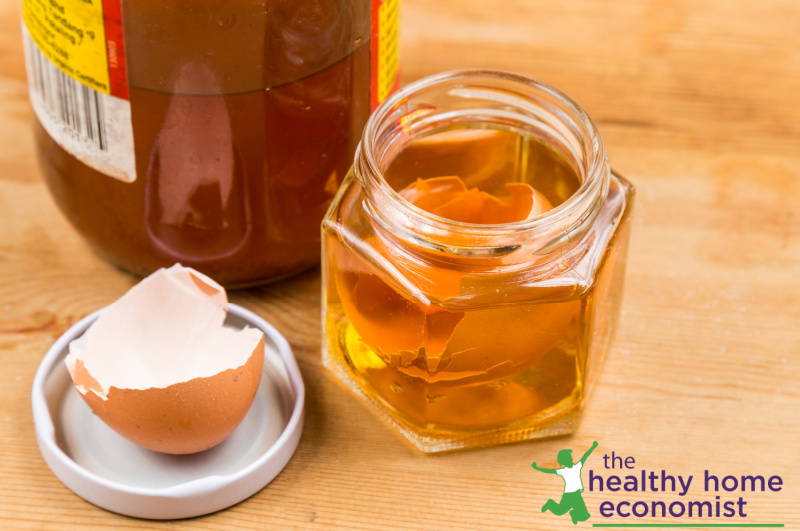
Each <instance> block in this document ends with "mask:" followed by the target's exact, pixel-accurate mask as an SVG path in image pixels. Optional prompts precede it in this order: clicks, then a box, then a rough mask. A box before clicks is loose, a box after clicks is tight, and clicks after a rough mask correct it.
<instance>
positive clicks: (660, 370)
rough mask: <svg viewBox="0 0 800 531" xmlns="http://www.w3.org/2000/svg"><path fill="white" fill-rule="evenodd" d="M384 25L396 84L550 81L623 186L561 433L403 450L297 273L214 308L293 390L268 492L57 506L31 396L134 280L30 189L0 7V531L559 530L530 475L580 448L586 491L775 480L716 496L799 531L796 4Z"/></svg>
mask: <svg viewBox="0 0 800 531" xmlns="http://www.w3.org/2000/svg"><path fill="white" fill-rule="evenodd" d="M402 16H403V18H402V27H401V39H402V40H401V43H402V46H401V64H402V69H403V70H402V79H403V82H404V83H407V82H410V81H412V80H414V79H417V78H419V77H421V76H424V75H427V74H431V73H434V72H439V71H442V70H448V69H454V68H469V67H493V68H503V69H508V70H515V71H519V72H522V73H526V74H529V75H533V76H535V77H538V78H540V79H542V80H544V81H546V82H549V83H551V84H554V85H556V86H558V87H559V88H561V89H562V90H564V91H566V92H567V93H569V94H570V95H572V96H573V97H574V98H575V99H576V100H578V101H579V102H580V103H581V104H582V105H583V106H584V107H586V108H587V110H588V111H589V112H590V114H591V115H592V116H593V117H594V118H595V119H596V121H597V122H598V123H599V126H600V129H601V132H602V134H603V135H604V140H605V143H606V146H607V149H608V152H609V154H610V157H611V162H612V164H613V165H614V166H615V167H616V168H617V169H618V170H619V171H621V172H622V173H623V174H625V175H627V176H628V177H629V178H630V179H631V180H632V181H633V182H634V183H635V185H636V186H637V189H638V196H637V204H636V210H635V215H634V224H633V231H632V242H631V250H630V256H629V261H628V274H627V284H626V295H625V302H624V306H623V316H622V319H621V324H620V329H619V332H618V335H617V340H616V342H615V344H614V346H613V348H612V350H611V352H610V353H609V354H608V356H607V360H606V365H605V370H604V372H603V374H602V376H601V378H600V380H599V384H598V386H597V387H596V389H595V391H594V393H593V396H592V397H591V400H590V403H589V405H588V407H587V409H586V412H585V413H586V414H585V417H584V420H583V423H582V425H581V427H580V429H579V430H578V432H577V433H576V434H575V435H574V436H572V437H569V438H562V439H555V440H548V441H543V442H535V443H522V444H515V445H509V446H502V447H496V448H491V449H486V450H480V451H472V452H461V453H454V454H448V455H442V456H436V457H424V456H421V455H419V454H417V453H415V452H414V451H412V450H410V449H409V448H408V447H407V446H406V445H405V444H404V443H403V442H402V441H401V440H400V439H399V438H398V437H397V436H396V435H395V434H394V433H393V432H391V431H390V430H389V429H388V428H387V427H386V426H385V425H384V424H383V423H382V422H381V421H380V420H379V419H377V418H376V417H375V416H374V415H372V414H371V413H370V412H369V411H368V410H367V409H366V408H365V407H364V406H363V405H362V404H361V403H360V402H358V401H357V400H356V399H355V398H354V397H353V396H351V394H350V393H349V392H347V391H346V390H345V389H344V388H343V387H341V386H340V385H338V384H337V383H335V382H334V381H333V380H332V379H331V378H330V376H329V375H328V374H327V372H326V371H325V370H324V369H323V367H322V366H321V363H320V355H319V351H320V337H319V336H320V318H319V271H318V270H312V271H309V272H307V273H304V274H302V275H300V276H298V277H295V278H293V279H290V280H288V281H286V282H283V283H280V284H276V285H273V286H267V287H262V288H257V289H252V290H249V291H241V292H237V293H234V294H233V297H232V299H233V301H234V302H237V303H240V304H243V305H245V306H247V307H248V308H251V309H253V310H254V311H256V312H258V313H259V314H261V315H263V316H265V317H266V318H268V319H269V320H271V321H272V322H273V323H275V325H276V326H277V327H278V328H279V329H280V330H281V331H282V332H283V333H284V334H285V335H286V337H287V338H288V339H289V341H290V342H291V344H292V345H293V347H294V348H295V352H296V354H297V357H298V359H299V361H300V366H301V370H302V372H303V376H304V378H305V381H306V385H307V388H308V407H307V420H306V427H305V431H304V435H303V439H302V441H301V443H300V447H299V448H298V451H297V453H296V455H295V457H294V458H293V459H292V461H291V462H290V463H289V465H288V466H287V468H286V469H285V470H284V471H283V472H282V473H281V474H280V475H279V476H278V477H277V478H276V479H275V480H274V481H273V482H272V483H271V484H270V485H269V486H268V487H267V488H265V489H264V490H262V491H261V492H259V493H258V494H256V495H255V496H253V497H252V498H250V499H248V500H246V501H244V502H242V503H240V504H239V505H237V506H235V507H232V508H230V509H228V510H225V511H222V512H219V513H216V514H212V515H208V516H205V517H201V518H197V519H192V520H184V521H177V522H166V523H156V522H149V521H143V520H137V519H132V518H127V517H122V516H119V515H115V514H112V513H109V512H106V511H104V510H102V509H99V508H97V507H94V506H92V505H90V504H88V503H87V502H85V501H83V500H82V499H80V498H79V497H77V496H75V495H74V494H73V493H72V492H70V491H69V490H68V489H67V488H66V487H64V486H63V485H62V484H61V483H60V482H59V481H58V479H56V478H55V476H54V475H53V474H52V473H51V472H50V470H49V469H48V468H47V466H46V464H45V463H44V461H43V459H42V457H41V455H40V453H39V451H38V448H37V446H36V442H35V437H34V432H33V424H32V418H31V408H30V390H31V383H32V380H33V376H34V373H35V371H36V368H37V366H38V364H39V362H40V360H41V358H42V356H43V355H44V353H45V352H46V351H47V349H48V348H49V346H50V345H51V344H52V342H53V341H54V340H55V338H56V337H58V335H59V334H61V333H62V332H63V331H64V330H66V328H67V327H69V326H70V325H71V324H72V323H74V322H75V321H76V320H78V319H79V318H81V317H83V316H84V315H86V314H88V313H90V312H92V311H94V310H96V309H97V308H100V307H102V306H104V305H106V304H108V303H110V302H111V301H113V300H115V299H116V298H117V297H119V296H120V295H121V294H122V293H123V292H124V291H125V290H126V289H128V288H129V287H130V286H131V285H132V284H133V283H134V282H135V279H133V278H131V277H129V276H127V275H125V274H124V273H121V272H119V271H117V270H116V269H114V268H113V267H111V266H110V265H108V264H106V263H105V262H103V261H102V260H100V259H99V258H98V257H96V256H95V255H94V254H92V252H90V250H89V249H88V248H87V246H86V245H85V244H84V243H83V241H82V240H81V239H80V237H79V236H78V235H77V234H76V233H75V232H74V230H73V229H72V228H71V226H70V225H69V224H68V222H67V221H66V220H65V219H64V218H63V217H62V216H61V214H60V213H59V212H58V211H57V209H56V207H55V205H54V204H53V202H52V201H51V199H50V197H49V195H48V192H47V190H46V187H45V185H44V183H43V181H42V178H41V175H40V172H39V169H38V167H37V164H36V157H35V151H34V146H33V139H32V133H31V129H30V121H31V119H32V115H31V110H30V106H29V104H28V102H27V90H26V85H25V73H24V64H23V60H22V51H21V40H20V35H19V22H18V12H17V6H16V3H15V2H13V1H11V0H0V52H1V53H0V124H1V125H0V235H2V236H0V364H2V371H0V528H2V529H24V528H31V529H86V528H87V527H97V528H117V529H141V528H145V529H150V528H166V529H275V528H337V527H338V528H346V529H381V528H391V529H413V528H423V529H428V528H457V529H497V528H507V529H531V528H551V527H560V526H564V527H571V523H566V524H565V523H564V522H565V519H564V518H559V517H555V516H552V515H550V514H547V515H542V514H541V513H540V512H539V509H540V507H541V505H542V503H543V502H544V501H545V500H546V499H547V498H549V497H553V496H555V495H556V494H557V493H558V492H560V490H559V489H560V488H561V486H560V483H559V480H557V479H556V480H555V481H551V480H550V478H549V477H546V476H543V475H541V474H537V473H536V472H534V471H532V470H531V468H530V463H531V462H533V461H537V462H538V463H540V464H542V465H545V466H546V465H554V464H555V455H556V453H557V451H558V450H559V449H561V448H564V447H570V448H574V449H575V452H576V453H580V452H582V451H583V449H585V448H588V446H589V445H590V444H591V442H592V441H593V440H598V441H599V442H600V447H599V448H598V450H597V452H596V455H595V456H593V457H592V458H591V460H590V461H589V463H588V464H587V467H589V468H593V469H594V471H595V472H596V473H600V474H608V473H611V472H612V471H607V470H605V469H604V468H603V467H602V455H603V454H605V453H609V454H610V452H611V451H612V450H613V451H615V452H616V453H617V454H622V455H631V456H634V457H635V458H636V467H637V469H641V468H644V469H646V470H648V471H649V470H656V471H660V470H661V469H666V470H668V471H669V472H671V473H673V474H684V475H689V474H693V475H695V476H700V477H699V478H696V481H700V479H701V478H702V474H703V471H704V470H709V471H710V472H711V473H716V474H718V475H729V474H730V475H743V474H762V475H766V476H771V475H780V476H781V477H782V478H783V479H784V488H783V490H782V491H781V492H777V493H772V492H764V493H762V492H756V493H746V494H737V493H722V497H723V498H724V499H727V498H734V499H735V497H738V496H739V495H742V496H744V497H745V498H746V500H747V502H748V505H747V510H748V514H749V516H748V517H747V518H746V519H744V520H742V521H744V522H746V523H783V524H786V527H787V528H797V527H798V526H800V516H799V515H798V508H800V459H798V457H797V454H798V451H799V450H800V443H798V441H800V418H799V417H798V415H799V413H798V412H800V389H799V388H798V380H800V280H798V274H800V105H798V104H797V95H798V94H800V4H798V3H797V2H793V1H790V0H785V1H781V0H763V1H756V0H726V1H723V0H702V1H699V2H688V1H677V0H652V1H642V2H629V1H623V0H609V1H605V2H595V1H591V0H565V1H563V2H545V1H543V0H542V1H539V0H504V1H499V0H458V1H457V0H438V1H436V2H424V1H422V0H403V11H402ZM587 481H588V479H587V474H586V471H584V482H585V484H586V482H587ZM693 492H694V491H693ZM698 493H699V494H700V495H699V496H696V497H700V498H702V491H697V492H695V494H698ZM615 496H616V497H615ZM663 496H664V498H665V499H670V500H672V499H676V496H673V497H672V498H669V497H668V496H667V495H663ZM584 498H585V500H586V502H587V505H588V507H589V509H590V511H591V512H593V513H595V516H593V519H592V520H591V521H590V523H597V522H602V521H605V520H604V519H602V518H601V517H600V516H599V515H597V514H596V509H597V507H598V506H599V504H600V502H601V501H603V500H607V499H615V500H622V499H631V500H644V501H651V500H657V499H661V498H659V493H650V492H648V493H628V494H627V495H623V493H617V494H611V493H608V492H606V493H600V492H588V491H587V492H585V493H584ZM711 499H712V500H713V495H712V496H711ZM629 520H632V519H629ZM609 521H617V522H620V521H623V519H620V518H617V519H616V520H611V519H610V520H609ZM641 521H642V522H645V521H647V522H649V521H650V520H647V519H642V520H641ZM680 521H682V522H685V520H680ZM715 521H717V520H715ZM587 525H589V524H588V523H587V524H584V526H587Z"/></svg>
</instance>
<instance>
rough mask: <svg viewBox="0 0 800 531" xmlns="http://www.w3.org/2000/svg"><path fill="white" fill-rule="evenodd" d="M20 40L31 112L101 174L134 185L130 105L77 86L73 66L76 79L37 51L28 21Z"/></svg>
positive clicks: (56, 140) (65, 147)
mask: <svg viewBox="0 0 800 531" xmlns="http://www.w3.org/2000/svg"><path fill="white" fill-rule="evenodd" d="M22 39H23V44H24V47H25V63H26V67H27V71H28V93H29V95H30V101H31V107H32V108H33V112H34V114H36V118H38V119H39V123H40V124H41V125H42V127H43V128H44V130H45V131H47V134H48V135H50V138H52V139H53V140H54V141H55V142H56V143H57V144H58V145H59V146H61V147H62V148H63V149H64V150H66V151H67V152H68V153H69V154H70V155H72V156H73V157H75V158H76V159H78V160H79V161H81V162H83V163H84V164H86V165H87V166H89V167H91V168H93V169H95V170H97V171H98V172H100V173H103V174H105V175H108V176H109V177H113V178H115V179H119V180H120V181H123V182H126V183H130V182H133V181H135V180H136V159H135V158H134V151H133V123H132V122H131V104H130V102H129V101H128V100H126V99H123V98H119V97H117V96H113V95H111V94H106V93H105V92H100V91H97V90H94V89H93V88H91V87H89V86H87V85H84V84H83V83H81V82H80V81H78V79H80V76H81V75H82V74H81V72H80V71H79V69H78V68H77V67H75V65H69V64H67V65H66V66H65V68H67V70H68V71H69V72H71V73H74V74H75V75H76V76H78V79H75V78H74V77H72V76H71V75H70V74H67V73H66V72H65V71H63V70H62V69H61V68H59V66H58V65H56V64H55V63H54V62H53V61H51V60H50V59H49V58H48V56H47V55H46V53H45V52H42V50H40V49H39V48H38V47H37V46H36V43H35V41H34V40H33V39H32V38H31V34H30V33H29V32H28V28H27V27H26V26H25V23H24V22H23V24H22Z"/></svg>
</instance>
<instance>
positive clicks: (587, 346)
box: [323, 70, 634, 452]
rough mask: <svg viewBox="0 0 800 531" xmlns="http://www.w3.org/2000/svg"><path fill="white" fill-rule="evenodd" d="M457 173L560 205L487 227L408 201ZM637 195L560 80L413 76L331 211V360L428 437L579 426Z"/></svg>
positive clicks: (480, 191) (326, 283)
mask: <svg viewBox="0 0 800 531" xmlns="http://www.w3.org/2000/svg"><path fill="white" fill-rule="evenodd" d="M444 176H449V177H444ZM453 176H457V177H458V178H460V180H461V181H463V183H465V187H464V188H465V190H472V191H471V192H469V193H474V194H477V196H480V197H484V198H488V199H486V201H488V203H486V205H488V204H489V203H492V204H494V203H496V201H495V200H494V199H491V198H492V197H500V199H503V197H505V196H503V195H502V194H503V193H504V192H503V191H502V188H503V187H505V190H506V193H507V190H511V189H512V188H513V187H514V186H517V187H518V188H519V186H520V185H514V184H512V185H511V187H512V188H509V187H508V186H506V185H508V184H509V183H526V184H527V185H530V187H532V188H533V190H535V192H534V200H533V201H534V206H535V203H536V201H539V204H540V206H541V205H544V204H548V207H542V208H544V209H545V210H546V211H544V212H543V213H538V211H536V210H535V208H532V209H531V211H530V214H528V215H527V216H525V219H522V220H517V221H513V222H508V223H493V224H483V223H474V222H464V221H463V220H462V221H453V219H448V217H446V216H445V217H441V216H439V215H436V214H432V213H431V212H430V211H428V210H423V208H422V207H420V206H418V205H417V204H414V202H413V201H410V200H409V199H408V198H409V197H411V196H413V195H414V194H413V193H409V190H415V188H414V187H416V192H419V189H420V188H421V187H422V186H423V184H424V183H425V182H426V180H427V179H434V180H429V181H427V182H428V183H443V182H454V181H455V180H456V179H455V177H453ZM437 178H438V179H437ZM421 183H422V184H421ZM525 189H530V188H525ZM416 192H415V193H416ZM464 197H467V196H464ZM541 197H544V199H541ZM536 198H539V199H536ZM633 198H634V188H633V186H632V185H631V184H630V183H629V182H628V181H626V180H625V179H624V178H622V177H620V176H619V175H617V174H615V173H613V172H611V171H610V169H609V166H608V162H607V156H606V152H605V150H604V148H603V142H602V140H601V138H600V135H599V133H598V130H597V127H596V125H595V124H594V123H593V122H592V120H591V118H590V117H589V116H588V115H587V114H586V112H585V111H584V110H583V109H582V108H581V107H580V106H579V105H578V104H577V103H576V102H575V101H573V100H572V99H571V98H569V97H568V96H567V95H566V94H564V93H562V92H560V91H559V90H557V89H555V88H553V87H550V86H548V85H546V84H544V83H541V82H539V81H536V80H534V79H531V78H528V77H525V76H522V75H518V74H512V73H508V72H501V71H491V70H466V71H457V72H450V73H444V74H440V75H436V76H433V77H429V78H426V79H423V80H421V81H418V82H416V83H414V84H412V85H409V86H408V87H406V88H405V89H403V90H401V91H400V92H398V93H396V94H395V95H394V96H393V97H391V98H389V99H388V100H386V101H385V102H384V103H383V104H382V105H381V106H379V107H378V109H377V110H376V111H375V112H374V113H373V115H372V116H371V117H370V119H369V121H368V122H367V125H366V128H365V129H364V133H363V136H362V138H361V143H360V144H359V148H358V150H357V152H356V156H355V162H354V164H353V167H352V169H351V171H350V173H349V175H348V176H347V178H346V179H345V182H344V183H343V185H342V187H341V189H340V190H339V192H338V194H337V196H336V198H335V199H334V202H333V204H332V205H331V208H330V210H329V211H328V213H327V215H326V217H325V219H324V221H323V299H324V302H323V304H324V339H323V360H324V363H325V365H326V366H327V367H328V368H329V369H330V370H331V371H332V372H333V373H334V374H335V375H336V376H337V377H338V378H339V379H341V380H342V381H343V382H344V383H345V384H346V385H347V386H348V387H350V388H351V389H352V390H353V391H355V392H356V394H358V395H359V396H361V397H362V398H364V399H365V400H366V402H367V404H368V405H369V406H370V407H372V408H374V409H376V410H377V411H378V412H380V413H381V414H382V416H383V417H385V419H386V420H387V421H388V423H389V424H390V425H391V426H393V427H394V428H396V429H397V430H398V431H399V432H400V433H401V434H402V435H404V436H405V437H406V438H407V439H408V440H409V441H410V442H411V443H412V444H413V445H414V446H415V447H417V448H418V449H420V450H422V451H424V452H438V451H445V450H452V449H457V448H468V447H478V446H485V445H490V444H496V443H505V442H511V441H518V440H523V439H533V438H538V437H547V436H554V435H563V434H567V433H571V432H572V431H574V430H575V428H576V426H577V423H578V420H579V416H580V412H581V409H582V406H583V405H584V401H585V399H586V396H587V392H588V391H589V389H590V387H591V385H592V381H593V379H594V378H595V377H596V374H597V370H598V366H599V365H600V363H601V361H602V358H603V356H604V354H605V352H607V350H608V348H609V345H610V341H611V338H612V335H613V331H614V328H615V324H616V321H617V319H618V316H619V311H620V300H621V297H622V283H623V277H624V271H625V257H626V254H627V246H628V232H629V218H630V211H631V206H632V202H633ZM450 204H451V205H452V203H450ZM459 204H460V205H461V207H460V208H465V207H464V205H466V204H467V202H466V200H465V201H463V202H461V203H459ZM550 206H552V208H550ZM486 208H488V207H486ZM548 208H549V210H548ZM526 212H527V211H526Z"/></svg>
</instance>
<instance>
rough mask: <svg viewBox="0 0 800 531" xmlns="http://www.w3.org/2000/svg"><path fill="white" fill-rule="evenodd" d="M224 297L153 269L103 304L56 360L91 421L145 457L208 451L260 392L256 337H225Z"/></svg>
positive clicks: (249, 331) (195, 280)
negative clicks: (89, 412)
mask: <svg viewBox="0 0 800 531" xmlns="http://www.w3.org/2000/svg"><path fill="white" fill-rule="evenodd" d="M227 307H228V300H227V295H226V294H225V290H224V288H222V286H220V285H219V284H217V283H216V282H214V281H213V280H211V279H210V278H209V277H207V276H206V275H203V274H202V273H199V272H197V271H195V270H193V269H191V268H187V267H183V266H181V265H178V264H176V265H174V266H172V267H171V268H169V269H159V270H158V271H156V272H155V273H153V274H152V275H150V276H149V277H147V278H145V279H144V280H142V281H141V282H140V283H138V284H137V285H136V286H134V287H133V288H132V289H131V290H130V291H128V292H127V293H126V294H125V295H123V296H122V297H121V298H120V299H119V300H117V301H116V302H114V303H113V304H111V305H110V306H109V307H108V308H107V309H106V310H105V311H104V312H103V313H102V314H101V315H100V317H99V318H98V319H97V321H95V323H93V324H92V326H91V327H90V328H89V329H88V330H87V331H86V333H84V334H83V335H82V336H81V337H80V338H78V339H76V340H74V341H73V342H71V343H70V346H69V354H68V355H67V357H66V359H65V360H64V361H65V363H66V365H67V369H68V371H69V374H70V376H71V377H72V381H73V383H74V384H75V387H76V388H77V390H78V392H79V393H80V394H81V396H82V397H83V399H84V400H85V401H86V403H87V404H88V405H89V407H90V408H91V409H92V411H93V412H94V413H95V414H96V415H97V416H98V417H99V418H100V419H101V420H103V422H105V423H106V424H107V425H108V426H109V427H111V428H112V429H114V431H116V432H117V433H119V434H120V435H122V436H123V437H125V438H127V439H128V440H130V441H132V442H134V443H136V444H139V445H140V446H143V447H145V448H148V449H150V450H155V451H158V452H164V453H169V454H189V453H195V452H200V451H203V450H207V449H209V448H211V447H213V446H216V445H217V444H219V443H220V442H222V441H223V440H225V438H227V437H228V435H230V434H231V432H233V430H234V429H235V428H236V427H237V426H238V425H239V423H240V422H241V421H242V419H244V417H245V415H246V414H247V411H248V410H249V408H250V405H251V404H252V402H253V399H254V398H255V394H256V391H257V390H258V386H259V384H260V382H261V372H262V368H263V363H264V334H263V332H261V331H260V330H256V329H255V328H244V329H242V330H234V329H232V328H228V327H224V326H223V323H224V321H225V315H226V313H227Z"/></svg>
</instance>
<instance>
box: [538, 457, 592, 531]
mask: <svg viewBox="0 0 800 531" xmlns="http://www.w3.org/2000/svg"><path fill="white" fill-rule="evenodd" d="M595 448H597V441H594V443H592V447H591V448H589V449H588V450H586V453H585V454H583V457H581V460H580V461H578V462H577V463H573V462H572V450H569V449H565V450H561V451H560V452H558V457H557V458H556V460H557V461H558V464H559V465H561V466H562V467H563V468H557V469H556V468H542V467H540V466H537V465H536V463H533V464H532V465H531V466H533V468H535V469H536V470H538V471H539V472H544V473H545V474H558V475H559V476H561V477H562V478H563V479H564V494H563V495H562V496H561V501H560V502H558V503H556V502H555V501H554V500H547V501H546V502H545V504H544V505H542V512H545V511H550V512H552V513H553V514H555V515H557V516H561V515H562V514H564V513H566V512H567V511H569V515H570V516H571V517H572V523H573V524H577V523H578V522H585V521H586V520H588V519H589V516H590V514H589V511H588V510H587V509H586V504H585V503H584V502H583V496H582V495H581V493H582V492H583V483H582V482H581V469H582V468H583V464H584V463H585V462H586V460H587V459H588V458H589V455H591V453H592V452H593V451H594V449H595Z"/></svg>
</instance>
